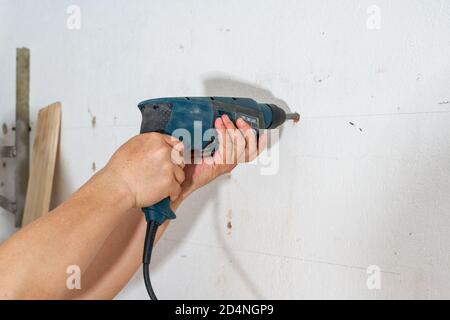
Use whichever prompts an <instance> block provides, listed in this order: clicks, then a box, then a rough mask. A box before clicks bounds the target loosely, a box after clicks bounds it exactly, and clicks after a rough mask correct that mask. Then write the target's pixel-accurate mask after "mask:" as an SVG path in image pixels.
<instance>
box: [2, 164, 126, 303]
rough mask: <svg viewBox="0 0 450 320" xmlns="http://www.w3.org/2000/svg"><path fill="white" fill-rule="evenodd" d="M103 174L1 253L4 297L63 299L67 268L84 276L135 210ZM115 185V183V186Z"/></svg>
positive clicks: (9, 241) (26, 230) (26, 228)
mask: <svg viewBox="0 0 450 320" xmlns="http://www.w3.org/2000/svg"><path fill="white" fill-rule="evenodd" d="M107 181H108V180H107V179H103V176H102V173H101V172H100V173H99V174H97V175H96V176H94V177H93V178H92V179H91V180H90V181H89V182H88V183H87V184H86V185H85V186H83V187H82V188H81V189H80V190H78V191H77V192H76V193H75V194H73V195H72V196H71V197H70V199H68V200H67V201H66V202H64V203H63V204H62V205H61V206H59V207H57V208H56V209H54V210H52V211H51V212H50V213H49V214H48V215H46V216H45V217H42V218H40V219H38V220H37V221H35V222H34V223H32V224H30V225H29V226H27V227H25V228H23V229H22V230H20V231H19V232H17V233H16V234H15V235H14V236H12V237H11V238H10V239H8V240H7V241H5V243H3V244H2V246H1V247H0V261H1V263H0V296H2V297H3V298H18V299H28V298H30V299H44V298H54V299H59V298H63V297H64V295H65V292H66V290H67V288H66V280H67V277H68V274H67V273H66V271H67V267H68V266H71V265H77V266H79V267H80V269H81V271H82V272H83V271H84V270H85V269H86V268H87V267H88V266H89V264H90V262H91V261H92V259H93V258H94V257H95V256H96V254H97V252H98V250H99V249H100V248H101V247H102V245H103V243H104V241H105V240H106V238H107V237H108V235H109V234H110V233H111V232H112V230H114V228H115V227H116V225H117V224H118V222H119V221H121V219H122V217H123V216H124V212H126V211H127V208H128V207H129V206H130V205H129V203H128V202H127V199H125V198H124V197H125V194H123V193H122V192H121V190H118V189H114V188H115V187H114V185H113V184H111V183H106V182H107ZM109 182H111V181H109Z"/></svg>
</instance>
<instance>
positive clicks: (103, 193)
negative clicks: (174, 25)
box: [86, 168, 135, 211]
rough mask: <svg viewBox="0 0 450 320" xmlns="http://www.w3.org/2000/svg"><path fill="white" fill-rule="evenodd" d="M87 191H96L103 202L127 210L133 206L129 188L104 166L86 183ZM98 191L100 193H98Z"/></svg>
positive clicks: (133, 200)
mask: <svg viewBox="0 0 450 320" xmlns="http://www.w3.org/2000/svg"><path fill="white" fill-rule="evenodd" d="M86 188H87V189H88V191H89V190H90V189H91V192H93V193H96V195H97V196H99V198H101V199H102V201H104V202H105V203H110V204H111V205H113V206H116V207H117V208H119V209H120V210H123V211H127V210H129V209H132V208H133V207H134V206H135V199H134V196H133V193H132V192H131V190H130V188H129V187H128V185H127V184H126V182H124V181H123V180H122V179H121V178H120V177H119V176H118V175H116V174H115V173H114V172H111V170H108V169H106V168H103V169H101V170H100V171H98V172H97V173H96V174H95V175H94V176H93V177H92V179H91V180H90V181H89V182H88V184H87V185H86ZM99 193H100V195H99Z"/></svg>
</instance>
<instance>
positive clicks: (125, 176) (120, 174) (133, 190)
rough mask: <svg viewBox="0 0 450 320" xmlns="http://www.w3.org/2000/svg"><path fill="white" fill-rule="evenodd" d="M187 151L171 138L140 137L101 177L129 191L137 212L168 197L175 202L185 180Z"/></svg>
mask: <svg viewBox="0 0 450 320" xmlns="http://www.w3.org/2000/svg"><path fill="white" fill-rule="evenodd" d="M183 149H184V147H183V143H181V142H180V141H179V140H177V139H175V138H173V137H170V136H168V135H163V134H160V133H154V132H153V133H144V134H140V135H138V136H135V137H133V138H131V139H130V140H128V141H127V142H126V143H124V144H123V145H122V146H121V147H120V148H119V149H118V150H117V151H116V152H115V153H114V155H113V156H112V157H111V159H110V161H109V162H108V164H107V165H106V166H105V168H103V169H102V170H101V173H100V174H102V175H104V176H106V177H107V178H108V179H109V180H110V183H115V184H117V185H118V186H120V187H121V188H122V189H123V190H125V193H126V194H127V199H129V201H130V203H131V206H132V207H134V208H143V207H147V206H150V205H152V204H155V203H157V202H158V201H160V200H162V199H164V198H166V197H168V196H169V197H170V198H171V200H175V199H176V198H178V196H179V194H180V192H181V186H180V185H181V183H182V182H183V181H184V179H185V175H184V172H183V168H184V161H183ZM177 155H178V157H177ZM175 159H178V160H177V161H174V160H175ZM175 162H177V163H178V164H177V163H175Z"/></svg>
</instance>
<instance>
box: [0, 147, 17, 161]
mask: <svg viewBox="0 0 450 320" xmlns="http://www.w3.org/2000/svg"><path fill="white" fill-rule="evenodd" d="M16 155H17V152H16V146H4V147H0V158H14V157H15V156H16Z"/></svg>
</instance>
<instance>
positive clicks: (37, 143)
mask: <svg viewBox="0 0 450 320" xmlns="http://www.w3.org/2000/svg"><path fill="white" fill-rule="evenodd" d="M60 127H61V104H60V103H59V102H56V103H53V104H51V105H50V106H48V107H46V108H43V109H41V110H39V114H38V120H37V128H36V136H35V138H34V144H33V152H32V156H31V171H30V178H29V180H28V189H27V197H26V200H25V210H24V215H23V221H22V225H23V226H25V225H27V224H29V223H31V222H33V221H34V220H36V219H37V218H39V217H40V216H42V215H44V214H46V213H48V211H49V207H50V198H51V194H52V186H53V176H54V172H55V164H56V155H57V151H58V143H59V131H60Z"/></svg>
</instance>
